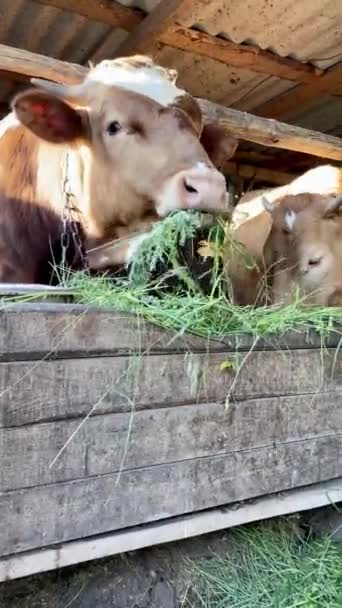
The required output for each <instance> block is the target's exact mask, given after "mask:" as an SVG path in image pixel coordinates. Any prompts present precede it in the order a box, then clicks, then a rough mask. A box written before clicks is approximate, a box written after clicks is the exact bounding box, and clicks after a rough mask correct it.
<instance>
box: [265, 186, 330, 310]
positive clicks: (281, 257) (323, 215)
mask: <svg viewBox="0 0 342 608" xmlns="http://www.w3.org/2000/svg"><path fill="white" fill-rule="evenodd" d="M264 204H265V208H266V209H267V211H268V212H269V213H270V215H271V217H272V229H271V233H270V235H269V238H268V240H267V243H266V246H265V252H266V256H267V258H268V260H269V261H270V263H271V268H272V277H273V280H272V301H273V303H275V304H287V303H290V302H292V301H293V300H294V299H295V298H296V297H298V295H300V296H301V297H303V301H304V302H305V303H307V304H315V305H323V306H329V305H341V304H342V298H341V295H342V196H341V195H339V196H333V195H319V194H297V195H294V196H285V197H284V198H282V199H280V200H279V201H278V204H277V205H274V206H273V205H272V204H271V203H269V202H268V201H267V199H266V198H264Z"/></svg>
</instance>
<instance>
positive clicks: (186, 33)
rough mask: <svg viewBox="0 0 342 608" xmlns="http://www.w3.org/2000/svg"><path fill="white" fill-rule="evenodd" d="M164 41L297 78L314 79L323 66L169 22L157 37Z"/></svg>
mask: <svg viewBox="0 0 342 608" xmlns="http://www.w3.org/2000/svg"><path fill="white" fill-rule="evenodd" d="M160 40H161V42H163V43H164V44H166V45H168V46H171V47H174V48H177V49H180V50H182V51H188V52H190V53H194V54H195V55H201V56H202V57H210V59H215V60H216V61H219V62H220V63H224V64H226V65H231V66H234V67H237V68H243V69H246V70H251V71H252V72H259V73H262V74H268V75H272V76H277V77H278V78H285V79H286V80H293V81H300V82H316V80H319V78H320V74H322V73H323V71H322V70H320V69H318V68H316V67H315V66H314V65H312V64H309V63H307V64H305V63H301V62H299V61H295V60H293V59H287V58H283V57H279V56H278V55H276V54H275V53H271V52H269V51H263V50H262V49H260V48H258V47H257V46H252V45H247V44H246V45H245V44H236V43H234V42H231V41H229V40H225V39H224V38H218V37H217V36H210V35H208V34H205V33H204V32H199V31H197V30H193V29H189V28H185V27H181V26H178V25H175V26H171V27H170V28H169V29H168V31H167V32H165V34H163V36H161V38H160Z"/></svg>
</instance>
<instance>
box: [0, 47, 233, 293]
mask: <svg viewBox="0 0 342 608" xmlns="http://www.w3.org/2000/svg"><path fill="white" fill-rule="evenodd" d="M175 77H176V73H175V71H174V70H166V69H164V68H161V67H160V66H157V65H155V64H154V63H153V62H152V60H150V59H149V58H146V57H140V56H136V57H131V58H122V59H118V60H114V61H104V62H101V63H100V64H99V65H98V66H96V67H95V68H93V69H92V70H90V71H89V73H88V74H87V77H86V78H85V80H84V82H83V83H81V84H80V85H74V86H62V85H59V84H55V83H51V82H47V81H40V80H39V81H38V80H34V81H33V83H34V84H35V85H37V86H38V87H39V88H35V89H30V90H28V91H25V92H23V93H21V94H19V95H18V96H17V97H16V98H15V99H14V101H13V103H12V109H13V111H14V116H13V114H12V115H10V116H9V117H7V118H6V119H4V121H3V122H2V123H1V124H0V135H1V137H0V217H1V222H0V281H5V282H9V281H15V282H20V281H22V282H39V281H42V276H41V274H42V270H41V269H42V265H44V264H45V263H46V260H47V259H48V258H49V253H50V245H51V243H54V242H59V240H60V237H61V233H62V226H63V224H62V217H63V213H64V212H65V209H66V201H67V200H69V201H70V197H71V203H72V207H73V211H72V213H71V211H70V215H72V214H74V218H75V219H77V221H78V222H79V224H80V228H81V230H82V233H83V234H84V241H85V247H86V248H88V249H89V248H91V247H94V246H96V245H97V244H99V243H101V242H104V241H106V240H108V239H113V238H116V237H117V236H119V234H120V232H121V233H125V234H127V233H130V226H131V225H133V224H134V225H135V227H136V226H139V223H140V222H143V226H144V228H146V227H148V226H149V225H150V223H151V222H153V221H155V220H156V218H159V217H164V216H165V215H166V214H168V213H169V212H170V211H172V210H175V209H203V210H207V211H212V212H226V211H227V200H228V195H227V192H226V184H225V180H224V177H223V175H222V174H221V173H220V172H219V171H218V170H217V169H216V168H215V166H214V164H215V163H217V162H218V160H220V158H221V155H222V148H224V149H225V152H226V154H227V155H229V154H230V155H232V154H233V153H234V151H235V149H236V146H237V142H236V140H234V139H233V138H229V137H228V138H226V137H225V135H224V133H223V131H222V130H221V131H220V130H219V129H218V128H217V127H216V125H203V119H202V115H201V111H200V108H199V106H198V104H197V102H196V101H195V100H194V99H193V98H192V97H191V96H190V95H188V94H187V93H185V92H184V91H183V90H181V89H179V88H178V87H177V86H176V84H175ZM211 134H212V136H211ZM219 136H220V137H219ZM213 137H215V141H213ZM200 138H202V139H203V142H204V145H205V146H206V147H207V149H208V150H209V154H210V158H209V156H208V154H207V153H206V151H205V149H204V146H203V145H202V144H201V143H200ZM216 154H218V156H217V157H216ZM68 194H70V196H69V195H68ZM135 245H136V243H135V242H134V241H133V244H131V246H129V247H127V246H126V247H125V248H124V250H122V251H121V253H120V256H121V257H120V256H119V257H120V259H119V258H118V259H116V260H115V262H116V263H119V262H121V263H122V262H127V261H128V260H129V258H130V256H131V255H132V253H133V251H134V246H135ZM95 262H96V260H95ZM95 266H96V263H95ZM100 266H101V264H100Z"/></svg>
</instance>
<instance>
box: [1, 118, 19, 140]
mask: <svg viewBox="0 0 342 608" xmlns="http://www.w3.org/2000/svg"><path fill="white" fill-rule="evenodd" d="M19 126H20V122H19V120H18V119H17V117H16V115H15V114H14V112H11V113H10V114H8V115H7V116H5V118H3V119H2V120H0V137H2V136H3V135H5V133H6V131H9V129H15V128H16V127H19Z"/></svg>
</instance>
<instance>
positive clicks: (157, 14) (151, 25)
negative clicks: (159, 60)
mask: <svg viewBox="0 0 342 608" xmlns="http://www.w3.org/2000/svg"><path fill="white" fill-rule="evenodd" d="M197 2H198V0H197ZM192 4H194V0H162V2H160V3H159V4H158V5H157V6H156V8H155V9H154V10H153V11H152V12H151V13H149V14H148V15H147V16H146V17H145V19H144V20H143V21H142V22H141V23H139V25H138V26H137V27H136V28H135V29H134V30H133V32H132V33H131V34H129V36H128V37H127V38H126V40H124V41H123V42H122V44H120V46H119V48H118V49H117V51H116V55H117V56H120V55H131V54H135V53H148V52H151V51H152V50H153V48H154V46H155V43H156V42H157V41H158V39H159V38H160V36H162V35H163V34H164V33H165V32H167V31H168V29H169V28H170V27H171V26H173V25H174V24H175V23H177V20H178V19H179V18H180V17H181V15H182V12H183V11H184V10H186V9H187V8H188V7H189V6H191V5H192Z"/></svg>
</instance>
